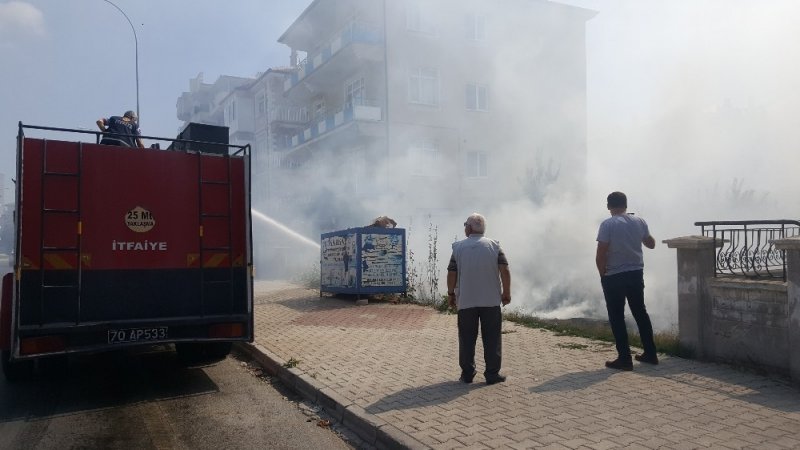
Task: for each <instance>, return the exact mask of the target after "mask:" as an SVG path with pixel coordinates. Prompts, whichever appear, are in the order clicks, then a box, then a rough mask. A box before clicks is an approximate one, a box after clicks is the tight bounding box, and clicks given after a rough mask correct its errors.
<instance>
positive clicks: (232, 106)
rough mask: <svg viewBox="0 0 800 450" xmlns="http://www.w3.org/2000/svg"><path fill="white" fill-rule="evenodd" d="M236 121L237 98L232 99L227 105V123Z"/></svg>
mask: <svg viewBox="0 0 800 450" xmlns="http://www.w3.org/2000/svg"><path fill="white" fill-rule="evenodd" d="M235 121H236V100H231V101H230V103H228V106H226V107H225V125H228V126H230V125H231V124H233V122H235Z"/></svg>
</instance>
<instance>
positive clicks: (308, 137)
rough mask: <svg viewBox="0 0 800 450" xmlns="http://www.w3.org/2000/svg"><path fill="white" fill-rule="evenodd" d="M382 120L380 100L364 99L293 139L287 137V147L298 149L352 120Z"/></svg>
mask: <svg viewBox="0 0 800 450" xmlns="http://www.w3.org/2000/svg"><path fill="white" fill-rule="evenodd" d="M381 120H383V109H382V108H381V106H380V105H379V104H378V102H375V101H369V100H362V101H360V102H357V103H355V104H351V105H348V106H345V107H344V108H342V109H341V110H339V111H337V112H335V113H333V114H330V115H328V116H327V117H325V118H324V119H322V120H319V121H317V122H316V123H314V124H312V125H311V126H310V127H307V128H306V129H305V130H303V131H302V132H301V133H298V134H296V135H294V136H292V137H291V139H287V142H286V147H285V148H287V149H289V150H293V149H296V148H298V147H300V146H302V145H304V144H306V143H308V142H311V141H313V140H315V139H317V138H319V137H322V136H324V135H327V134H329V133H331V132H332V131H334V130H337V129H340V128H342V127H344V126H346V125H348V124H350V123H352V122H356V121H359V122H380V121H381Z"/></svg>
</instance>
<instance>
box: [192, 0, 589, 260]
mask: <svg viewBox="0 0 800 450" xmlns="http://www.w3.org/2000/svg"><path fill="white" fill-rule="evenodd" d="M593 16H594V12H593V11H589V10H585V9H582V8H577V7H573V6H568V5H565V4H560V3H556V2H553V1H546V0H492V1H489V0H437V1H430V0H385V1H384V0H313V1H311V3H310V4H309V5H308V7H307V8H306V9H305V10H304V11H303V13H301V15H300V16H299V17H298V18H297V19H296V20H295V21H294V22H293V23H292V24H291V25H290V26H289V28H288V29H286V30H285V31H284V32H283V34H281V36H280V37H279V38H278V42H280V43H282V44H284V45H286V46H287V47H288V54H289V66H288V67H285V68H281V69H270V70H268V71H267V72H265V73H263V74H259V76H257V77H256V78H252V79H242V78H235V77H220V79H219V80H217V82H215V83H213V84H211V85H206V84H203V83H202V79H200V80H199V81H198V80H192V82H191V83H190V84H191V87H192V89H191V91H190V92H189V93H184V94H183V96H182V97H181V98H180V99H179V101H178V110H179V112H178V116H179V118H180V119H182V120H184V121H186V122H189V121H200V122H205V123H212V124H218V125H226V126H228V127H230V133H231V142H233V143H250V144H251V146H252V148H253V166H252V167H253V199H254V207H255V208H256V209H258V210H260V211H262V212H264V213H265V214H267V215H269V216H270V217H271V218H274V219H276V220H278V221H280V222H282V223H284V224H285V225H287V226H289V227H290V228H291V229H293V230H296V231H298V232H300V233H301V234H304V235H306V236H309V237H311V238H312V239H313V238H314V237H315V236H318V235H319V233H320V232H325V231H330V230H336V229H342V228H347V227H354V226H361V225H364V224H366V223H367V222H368V220H369V219H370V218H372V217H374V216H377V215H382V214H386V215H389V216H392V217H395V218H396V219H397V220H398V222H400V224H401V225H402V226H409V225H410V223H409V222H412V221H414V220H420V218H423V217H431V216H439V215H442V216H445V215H449V214H451V213H456V212H459V213H461V212H463V211H466V210H468V211H469V212H471V211H474V210H481V211H487V210H489V209H490V207H491V206H492V205H495V204H497V202H498V201H499V200H501V199H516V198H521V197H523V196H526V195H527V196H529V197H530V198H532V199H534V200H535V199H539V200H541V198H544V197H545V196H547V195H554V194H553V193H554V192H564V191H572V192H578V193H579V194H582V193H583V192H582V191H583V189H584V186H585V181H584V180H585V171H586V52H585V28H586V21H587V20H589V19H591V18H592V17H593ZM548 175H549V176H548ZM555 175H557V176H555ZM533 191H536V192H533ZM534 197H535V198H534ZM426 220H427V219H426ZM418 223H419V222H418ZM259 245H264V246H265V247H264V248H265V249H266V248H269V249H270V252H269V253H271V254H276V253H277V254H284V253H285V254H287V255H289V254H292V253H293V252H294V251H295V250H296V247H293V246H291V245H289V244H287V241H286V239H285V236H280V237H278V236H275V237H268V238H262V239H261V243H260V244H259ZM287 245H288V247H287ZM278 247H280V249H278V251H277V252H276V251H275V249H276V248H278ZM257 253H258V250H257Z"/></svg>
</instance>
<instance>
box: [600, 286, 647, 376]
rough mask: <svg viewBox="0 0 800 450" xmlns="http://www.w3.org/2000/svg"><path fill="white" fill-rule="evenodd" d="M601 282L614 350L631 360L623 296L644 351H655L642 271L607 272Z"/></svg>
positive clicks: (622, 358) (623, 358)
mask: <svg viewBox="0 0 800 450" xmlns="http://www.w3.org/2000/svg"><path fill="white" fill-rule="evenodd" d="M600 282H601V284H602V285H603V295H604V296H605V298H606V309H607V310H608V323H609V324H610V325H611V332H612V333H614V340H615V341H616V344H617V353H619V358H620V359H621V360H623V361H630V360H631V348H630V345H629V344H628V330H627V328H626V327H625V299H626V298H627V299H628V307H629V308H630V310H631V315H633V319H634V320H636V326H637V327H638V328H639V336H640V337H641V338H642V347H644V352H645V353H646V354H650V355H655V353H656V344H655V342H654V341H653V325H652V324H651V323H650V316H649V315H648V314H647V310H646V309H645V307H644V272H643V271H641V270H632V271H630V272H622V273H618V274H614V275H607V276H604V277H602V278H601V279H600Z"/></svg>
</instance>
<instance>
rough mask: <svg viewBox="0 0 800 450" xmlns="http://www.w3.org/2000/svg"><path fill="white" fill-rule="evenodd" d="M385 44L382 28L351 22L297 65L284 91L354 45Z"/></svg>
mask: <svg viewBox="0 0 800 450" xmlns="http://www.w3.org/2000/svg"><path fill="white" fill-rule="evenodd" d="M382 42H383V34H382V31H381V28H380V27H377V26H375V25H371V24H367V23H363V22H350V23H349V24H347V26H345V27H344V28H343V29H342V30H341V31H340V32H339V33H337V34H336V36H335V37H334V38H333V39H331V40H330V42H328V43H326V44H325V45H324V46H323V47H322V49H321V50H320V51H319V52H317V53H316V54H313V55H308V57H306V58H305V59H304V60H302V61H301V62H300V63H298V64H297V71H296V72H294V73H292V75H291V76H290V77H289V78H288V79H287V80H286V81H285V82H284V91H288V90H289V89H291V88H292V87H294V86H295V85H297V84H298V83H299V82H300V81H301V80H303V79H304V78H305V77H307V76H309V75H310V74H311V73H312V72H314V71H315V70H317V69H318V68H319V67H320V66H322V65H323V64H324V63H326V62H327V61H328V60H330V59H331V58H333V57H334V56H335V55H336V54H337V53H339V52H340V51H341V50H342V49H344V48H346V47H348V46H349V45H351V44H353V43H362V44H371V45H378V44H380V43H382Z"/></svg>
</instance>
